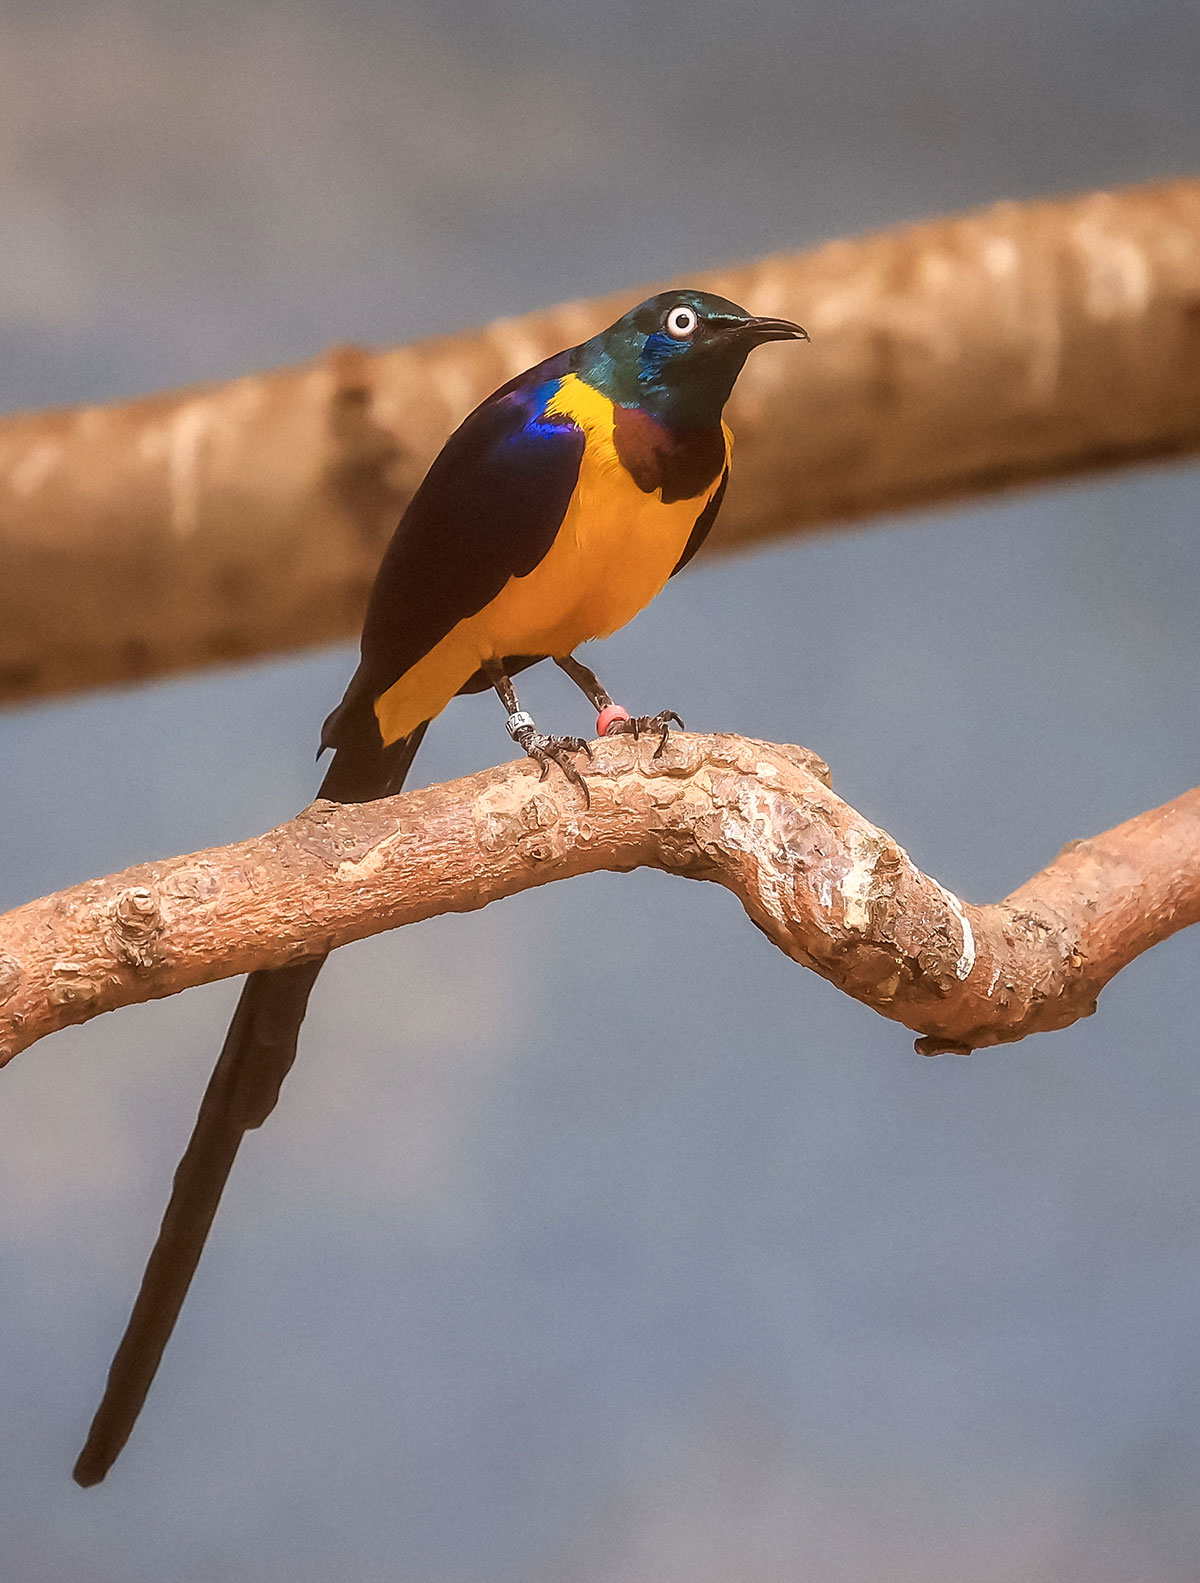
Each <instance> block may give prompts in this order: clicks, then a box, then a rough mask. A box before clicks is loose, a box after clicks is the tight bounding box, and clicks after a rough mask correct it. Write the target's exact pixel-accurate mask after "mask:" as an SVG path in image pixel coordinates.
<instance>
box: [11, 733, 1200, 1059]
mask: <svg viewBox="0 0 1200 1583" xmlns="http://www.w3.org/2000/svg"><path fill="white" fill-rule="evenodd" d="M652 749H653V745H652V744H651V743H648V742H646V741H643V742H641V743H637V744H635V743H632V742H630V741H628V740H624V739H617V740H608V741H604V742H599V743H596V744H594V752H595V760H594V762H593V763H592V764H591V765H590V766H589V769H588V784H589V787H590V789H591V806H590V808H586V807H584V805H583V803H582V801H581V799H580V797H579V794H578V792H577V791H576V790H575V789H574V788H572V787H571V786H570V785H569V784H568V783H567V782H566V781H565V780H564V779H562V778H561V777H559V776H558V775H556V774H553V775H551V777H550V778H549V779H547V780H545V781H541V782H539V781H538V779H537V776H536V774H535V772H534V770H533V768H532V767H531V766H530V765H529V763H528V762H527V761H525V760H522V761H519V762H517V763H514V764H508V765H504V766H502V767H501V768H499V769H493V770H487V771H484V772H482V773H481V774H478V775H472V776H470V777H468V778H466V779H464V780H459V781H454V782H451V783H450V784H448V785H444V786H433V787H429V788H427V789H425V790H422V791H414V792H405V793H403V794H402V795H400V796H398V797H393V798H389V799H386V800H384V801H380V802H374V803H366V804H362V805H359V806H341V805H339V804H335V803H327V802H317V803H314V804H313V805H312V806H311V807H310V808H307V809H305V811H304V812H303V813H301V814H300V815H298V816H297V818H295V819H293V820H291V821H290V823H288V824H285V825H281V826H280V827H279V828H278V829H277V830H272V831H270V832H269V833H268V834H267V835H264V836H262V837H260V838H258V839H256V840H252V841H243V842H239V843H238V844H237V845H235V846H229V847H220V848H214V849H212V850H211V851H207V852H198V853H193V854H191V855H190V856H187V857H181V858H174V859H171V860H170V861H168V862H163V863H147V864H143V865H142V866H140V867H138V868H133V869H128V870H126V872H125V873H123V874H117V875H114V876H112V877H111V878H109V879H104V880H94V881H90V882H89V883H87V884H84V885H78V886H75V887H74V888H73V889H71V890H67V891H62V892H60V893H59V894H58V895H56V896H50V897H47V898H45V899H44V900H41V901H35V902H30V903H28V904H27V905H26V906H23V907H19V908H17V909H15V910H14V911H13V912H10V913H8V914H6V915H5V916H4V917H3V918H0V1061H4V1060H8V1059H10V1058H11V1057H12V1056H13V1055H15V1054H17V1053H18V1051H20V1050H22V1049H25V1048H26V1047H27V1046H29V1045H31V1044H32V1043H33V1042H34V1041H35V1040H37V1039H40V1038H42V1037H43V1036H44V1035H46V1034H48V1033H51V1032H53V1031H54V1030H56V1029H58V1028H62V1027H65V1026H67V1025H69V1024H71V1023H79V1022H85V1021H87V1020H88V1019H89V1018H91V1017H94V1016H97V1015H98V1014H99V1013H101V1012H104V1011H111V1010H113V1009H115V1008H116V1007H118V1006H125V1005H130V1004H132V1003H134V1002H138V1001H144V1000H149V999H152V998H155V997H158V996H163V995H172V994H175V993H176V992H177V991H179V990H181V989H186V988H188V987H189V986H191V985H193V984H201V983H206V982H208V981H210V980H213V979H218V978H226V977H229V976H231V975H233V974H237V973H244V972H248V971H250V970H251V969H254V968H259V967H271V966H278V965H280V964H282V963H285V962H289V961H294V960H296V959H297V958H298V957H301V956H304V955H311V954H313V953H315V952H319V951H325V950H328V949H330V948H331V947H334V946H338V945H342V944H345V943H346V942H347V941H350V940H357V939H361V938H363V937H364V936H366V935H371V934H377V933H379V932H381V931H382V930H384V929H390V928H394V927H396V926H397V925H398V924H404V923H414V922H416V921H418V920H419V919H422V918H431V917H434V916H436V915H437V914H440V913H446V912H469V911H472V910H473V909H475V908H478V907H483V906H486V905H487V903H488V902H492V901H497V900H499V899H500V898H501V897H503V896H511V895H514V894H515V893H516V892H518V891H522V890H528V889H529V888H531V887H532V886H535V885H544V884H548V883H549V882H550V881H551V880H558V879H566V878H569V877H570V876H572V875H574V874H584V873H591V872H594V871H596V870H599V869H611V870H618V871H625V870H630V869H635V868H642V867H647V868H658V869H662V870H664V871H665V872H667V873H671V874H680V875H684V876H686V877H688V878H692V879H704V880H714V881H716V882H717V883H718V884H721V885H724V886H725V887H726V888H727V889H728V890H731V891H732V892H733V893H734V895H736V896H737V897H738V899H739V900H740V901H741V903H742V905H743V906H744V907H745V909H746V912H747V913H748V914H749V916H750V918H751V920H752V921H753V922H754V923H755V924H757V925H758V927H759V928H760V929H761V930H762V931H763V933H764V934H766V935H767V937H768V938H769V939H770V940H772V941H773V942H774V944H775V945H777V946H778V947H779V948H780V950H782V951H784V952H785V953H786V954H787V955H788V956H790V957H791V958H793V960H795V961H797V962H800V963H803V964H804V965H805V966H806V967H810V968H812V969H814V971H816V972H818V973H820V974H821V975H822V977H824V978H827V979H829V980H830V982H831V983H833V984H836V985H837V986H838V987H839V988H840V989H843V990H844V991H845V992H846V993H847V994H849V995H853V996H854V997H855V998H856V999H858V1000H861V1001H863V1002H864V1003H865V1004H866V1005H868V1006H873V1007H874V1008H875V1010H877V1011H879V1012H881V1013H882V1014H883V1015H884V1016H887V1017H891V1018H894V1019H895V1020H896V1021H898V1022H902V1023H904V1024H905V1025H906V1026H908V1027H910V1028H913V1029H915V1030H917V1031H918V1032H920V1033H922V1034H924V1035H925V1037H924V1038H923V1039H921V1040H920V1041H918V1044H917V1048H918V1050H920V1051H921V1052H922V1053H924V1054H929V1055H932V1054H937V1053H941V1052H944V1051H959V1052H963V1053H965V1052H966V1051H968V1050H970V1049H972V1048H977V1047H980V1046H984V1045H992V1044H999V1043H1003V1042H1006V1041H1010V1040H1014V1039H1020V1038H1023V1037H1024V1036H1025V1035H1026V1034H1028V1033H1034V1032H1044V1031H1047V1030H1050V1029H1053V1028H1063V1027H1066V1026H1067V1025H1068V1024H1069V1023H1072V1022H1074V1021H1075V1020H1076V1019H1077V1018H1079V1017H1085V1016H1088V1015H1089V1014H1090V1013H1091V1012H1092V1011H1093V1010H1094V1009H1095V1003H1096V997H1097V995H1098V994H1099V992H1100V990H1101V989H1102V988H1103V986H1104V985H1105V984H1106V983H1107V982H1108V980H1109V979H1110V978H1112V976H1113V975H1114V974H1115V973H1117V972H1118V971H1119V970H1120V969H1121V968H1122V967H1124V966H1125V964H1126V963H1127V962H1130V961H1131V960H1132V959H1133V958H1134V957H1135V956H1137V955H1139V954H1140V953H1141V952H1142V951H1145V950H1146V949H1147V948H1148V947H1149V946H1151V945H1153V944H1155V943H1156V942H1157V941H1159V940H1163V939H1165V938H1166V937H1167V936H1168V935H1171V934H1173V933H1174V932H1175V931H1176V930H1178V929H1182V928H1184V927H1185V926H1186V925H1188V924H1192V923H1196V922H1197V921H1200V790H1196V791H1192V792H1188V793H1186V794H1185V795H1184V796H1182V797H1179V798H1176V800H1175V801H1174V802H1171V803H1167V804H1165V805H1164V806H1163V807H1162V808H1157V809H1153V810H1151V811H1150V812H1148V813H1144V814H1140V815H1139V816H1138V817H1137V818H1136V819H1131V820H1130V821H1129V822H1128V823H1127V824H1123V825H1119V826H1117V827H1116V829H1114V830H1109V831H1108V832H1106V833H1105V834H1104V835H1100V836H1096V837H1094V838H1093V839H1091V840H1088V841H1078V842H1073V843H1071V844H1070V845H1069V846H1068V847H1066V848H1064V850H1063V851H1062V853H1060V855H1059V856H1058V858H1057V859H1056V860H1055V861H1054V862H1053V863H1052V864H1050V866H1049V867H1048V868H1045V869H1043V870H1042V871H1041V873H1039V874H1036V875H1035V876H1034V877H1033V878H1032V879H1031V880H1030V881H1029V882H1028V884H1026V885H1023V886H1021V888H1020V889H1019V890H1017V891H1015V892H1014V893H1013V894H1012V895H1011V896H1009V897H1008V898H1007V900H1005V901H1003V902H999V903H996V904H994V905H991V906H971V905H968V904H965V903H962V902H960V901H959V900H958V899H957V898H956V897H955V896H953V895H951V894H950V893H949V892H948V891H946V890H945V889H944V888H943V887H942V886H941V885H939V884H938V883H937V881H936V880H933V879H930V878H929V877H927V876H926V875H924V874H922V873H921V872H920V870H918V869H917V868H916V867H915V866H914V865H913V863H912V862H911V861H910V859H909V857H908V856H907V854H906V853H905V852H904V850H903V849H902V848H901V847H899V846H897V844H896V842H895V841H894V840H893V839H892V838H891V836H889V835H887V834H885V833H884V832H883V831H882V830H878V829H876V827H875V826H874V825H872V824H870V823H868V821H867V820H866V819H864V818H863V817H862V815H861V814H859V813H856V812H855V810H854V809H853V808H850V807H849V806H848V805H847V804H846V803H844V802H842V801H841V800H840V799H839V798H837V797H836V796H835V795H834V794H833V792H832V791H831V790H830V788H829V772H828V770H827V768H826V766H825V765H824V764H823V763H821V761H820V760H819V759H817V758H815V757H814V756H813V755H812V754H810V753H808V752H806V751H805V750H804V749H803V748H796V747H777V746H773V745H771V744H769V743H764V742H754V741H750V740H747V739H746V738H742V737H736V736H692V735H687V734H683V733H678V734H673V735H672V736H671V737H670V739H669V740H668V744H667V747H666V749H665V751H664V753H663V756H662V758H661V759H655V758H654V757H653V750H652Z"/></svg>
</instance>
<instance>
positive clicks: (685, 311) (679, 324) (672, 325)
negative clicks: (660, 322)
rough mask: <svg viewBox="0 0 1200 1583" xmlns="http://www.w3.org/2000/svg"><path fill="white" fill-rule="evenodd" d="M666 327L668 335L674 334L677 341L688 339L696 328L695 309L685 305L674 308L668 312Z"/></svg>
mask: <svg viewBox="0 0 1200 1583" xmlns="http://www.w3.org/2000/svg"><path fill="white" fill-rule="evenodd" d="M666 327H667V334H668V335H673V336H674V337H675V339H676V340H677V341H686V340H687V338H688V336H689V335H691V334H692V332H693V331H694V330H695V328H696V313H695V310H694V309H693V308H685V307H683V306H680V307H678V308H672V309H671V311H670V313H668V314H667V318H666Z"/></svg>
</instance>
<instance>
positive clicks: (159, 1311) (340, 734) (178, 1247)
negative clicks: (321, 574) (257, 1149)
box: [74, 678, 426, 1487]
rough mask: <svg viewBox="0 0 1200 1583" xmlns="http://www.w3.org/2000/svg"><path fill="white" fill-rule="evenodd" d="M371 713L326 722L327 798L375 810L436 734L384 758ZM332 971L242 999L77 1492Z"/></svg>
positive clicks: (120, 1438) (125, 1430)
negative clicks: (319, 984)
mask: <svg viewBox="0 0 1200 1583" xmlns="http://www.w3.org/2000/svg"><path fill="white" fill-rule="evenodd" d="M356 681H357V678H356ZM362 702H363V699H362V694H361V690H360V693H359V695H358V696H357V697H356V696H355V683H351V687H350V690H349V691H348V692H347V695H346V700H345V702H344V703H343V704H342V705H341V706H340V710H335V711H334V714H333V715H331V716H330V719H329V721H328V722H327V723H326V731H325V735H324V737H323V741H325V743H326V745H327V746H332V747H336V749H337V751H336V753H335V755H334V758H333V762H332V763H331V764H330V766H329V770H328V772H327V773H326V776H325V779H324V781H323V782H322V783H321V791H320V795H321V796H323V797H329V798H331V799H332V800H333V801H336V802H369V801H372V800H373V799H374V798H376V797H386V796H390V795H391V794H392V793H393V792H397V791H399V790H400V788H401V786H403V784H404V779H405V776H406V775H407V773H408V770H409V767H410V765H411V764H412V761H413V759H414V757H415V756H416V752H417V748H418V747H419V746H420V743H421V738H422V737H423V736H424V735H425V729H426V728H425V726H424V725H422V726H418V728H417V729H416V730H415V731H414V732H413V733H412V735H411V736H409V737H405V738H403V739H402V740H401V741H399V742H395V743H392V744H391V745H390V746H388V747H386V748H385V747H383V746H382V745H381V744H380V742H379V735H378V728H377V727H376V726H375V722H374V714H373V711H371V712H370V713H369V714H368V711H367V710H366V709H365V708H363V707H361V704H362ZM324 961H325V955H321V956H317V957H309V958H307V959H305V960H304V961H302V962H293V963H289V964H288V965H287V966H286V967H276V968H268V969H264V970H261V971H259V972H257V973H251V974H250V976H249V978H248V979H247V980H246V982H245V985H244V986H243V988H242V994H241V999H240V1000H239V1001H238V1003H237V1010H236V1011H235V1012H234V1014H233V1021H232V1022H231V1023H230V1025H229V1032H228V1033H227V1034H226V1035H225V1043H224V1045H223V1047H222V1049H221V1054H220V1056H219V1058H218V1060H217V1064H216V1067H215V1068H214V1070H213V1074H212V1077H211V1078H210V1079H209V1083H208V1088H207V1089H206V1090H205V1093H204V1098H203V1100H202V1101H201V1104H200V1114H199V1115H198V1116H197V1118H196V1125H195V1128H194V1129H193V1131H192V1136H191V1139H190V1140H189V1142H188V1146H187V1149H186V1150H185V1151H184V1155H183V1158H182V1159H181V1160H180V1162H179V1166H178V1169H177V1170H176V1172H175V1182H174V1186H173V1187H172V1189H171V1200H170V1202H169V1203H168V1205H167V1209H166V1213H165V1214H164V1216H163V1220H162V1225H161V1227H160V1228H159V1233H158V1240H157V1242H156V1243H155V1244H154V1250H153V1252H152V1253H151V1255H150V1259H149V1262H148V1263H147V1265H146V1272H145V1274H144V1275H143V1276H142V1284H141V1288H140V1290H139V1292H138V1295H137V1301H136V1302H135V1303H134V1305H133V1312H132V1313H131V1314H130V1316H129V1323H128V1324H127V1325H126V1327H125V1334H124V1336H123V1337H122V1338H121V1344H120V1346H119V1347H118V1348H117V1351H116V1355H115V1356H114V1358H113V1362H112V1367H111V1369H110V1370H109V1374H108V1384H107V1385H106V1386H105V1390H104V1397H103V1400H102V1401H101V1403H100V1406H99V1407H98V1408H97V1410H96V1416H95V1418H94V1419H93V1420H92V1427H91V1429H90V1430H89V1431H88V1437H87V1442H86V1444H85V1445H84V1448H83V1450H82V1451H81V1452H80V1453H79V1460H78V1461H77V1462H76V1464H75V1471H74V1477H75V1482H76V1483H77V1484H81V1485H84V1486H85V1487H86V1486H87V1485H89V1484H98V1483H99V1482H100V1480H101V1479H102V1478H103V1477H104V1476H105V1474H106V1473H107V1472H108V1470H109V1468H110V1467H112V1465H113V1463H114V1462H115V1461H116V1459H117V1457H118V1456H119V1454H120V1452H121V1448H122V1447H123V1446H124V1444H125V1442H126V1441H127V1440H128V1438H129V1435H130V1431H131V1430H132V1429H133V1426H134V1423H135V1422H136V1421H137V1416H138V1413H139V1412H140V1411H141V1409H142V1403H143V1402H144V1401H145V1399H146V1393H147V1391H149V1389H150V1384H151V1381H152V1380H153V1379H154V1375H155V1373H156V1371H157V1369H158V1365H159V1363H160V1362H161V1360H162V1355H163V1351H164V1349H165V1348H166V1345H167V1342H168V1341H169V1340H170V1336H171V1332H172V1330H173V1329H174V1328H175V1321H176V1319H178V1317H179V1310H180V1308H181V1307H182V1306H183V1300H184V1298H185V1297H186V1296H187V1290H188V1287H189V1286H190V1285H191V1281H192V1276H193V1275H194V1274H195V1273H196V1266H197V1264H198V1263H199V1260H200V1254H201V1251H202V1249H203V1247H204V1241H205V1238H206V1237H207V1236H208V1231H209V1227H210V1226H211V1225H212V1223H213V1217H214V1216H215V1214H216V1212H217V1205H218V1204H219V1203H220V1201H221V1193H222V1191H223V1189H224V1187H225V1183H226V1181H227V1179H228V1177H229V1173H230V1170H231V1169H232V1168H233V1162H234V1159H235V1157H236V1156H237V1151H238V1146H239V1145H240V1143H241V1141H242V1138H243V1136H244V1135H245V1133H247V1132H249V1131H250V1130H251V1129H252V1128H254V1127H260V1126H261V1125H262V1124H263V1122H264V1121H265V1120H266V1119H267V1117H268V1116H269V1115H270V1114H271V1111H272V1110H273V1109H274V1108H275V1102H276V1101H277V1100H278V1098H279V1090H280V1087H281V1086H282V1083H283V1080H284V1078H285V1077H286V1076H287V1074H288V1072H289V1071H290V1070H291V1066H292V1062H293V1061H294V1060H295V1057H296V1040H297V1037H298V1035H299V1033H300V1024H301V1023H302V1022H303V1021H304V1013H305V1011H306V1010H307V1007H308V997H309V994H310V992H311V990H312V987H313V984H314V983H315V982H316V978H317V974H318V973H319V972H320V971H321V967H322V965H323V963H324Z"/></svg>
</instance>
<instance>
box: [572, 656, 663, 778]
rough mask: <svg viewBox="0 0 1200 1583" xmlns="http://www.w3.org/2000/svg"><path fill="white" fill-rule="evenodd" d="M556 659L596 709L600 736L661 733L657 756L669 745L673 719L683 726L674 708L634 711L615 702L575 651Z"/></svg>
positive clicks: (635, 735)
mask: <svg viewBox="0 0 1200 1583" xmlns="http://www.w3.org/2000/svg"><path fill="white" fill-rule="evenodd" d="M554 663H555V664H556V665H557V666H558V668H559V669H560V670H563V671H566V673H567V675H568V676H569V677H570V678H571V680H572V681H573V682H574V683H575V685H576V687H578V688H579V690H580V692H581V693H582V694H583V695H584V697H585V698H587V699H588V700H589V701H590V702H591V704H592V707H593V708H594V709H595V710H596V711H597V716H596V735H597V736H601V737H615V736H620V735H621V734H622V733H625V734H627V735H631V736H633V737H635V738H636V737H640V736H641V734H642V732H643V731H644V732H646V734H647V736H653V735H655V734H656V733H661V740H660V742H659V744H658V746H657V747H656V748H655V750H654V757H655V758H658V757H659V756H660V755H661V753H662V750H663V748H665V747H666V745H667V737H668V735H669V733H670V730H671V722H672V721H674V722H675V724H676V725H677V726H678V727H679V729H680V730H681V731H682V730H683V721H682V720H681V719H680V718H679V716H678V715H677V714H676V713H675V711H674V710H673V709H660V710H659V712H658V714H656V715H631V714H630V713H629V711H628V710H627V709H622V708H621V705H620V704H615V703H613V701H612V699H611V698H610V697H609V695H608V693H607V692H606V691H605V689H604V688H603V687H602V686H601V685H600V680H599V678H598V677H597V675H596V673H595V671H591V670H589V669H588V667H587V666H586V665H582V664H580V662H579V661H578V660H577V659H576V658H575V656H574V655H573V654H564V655H561V656H559V655H556V656H555V659H554Z"/></svg>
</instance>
